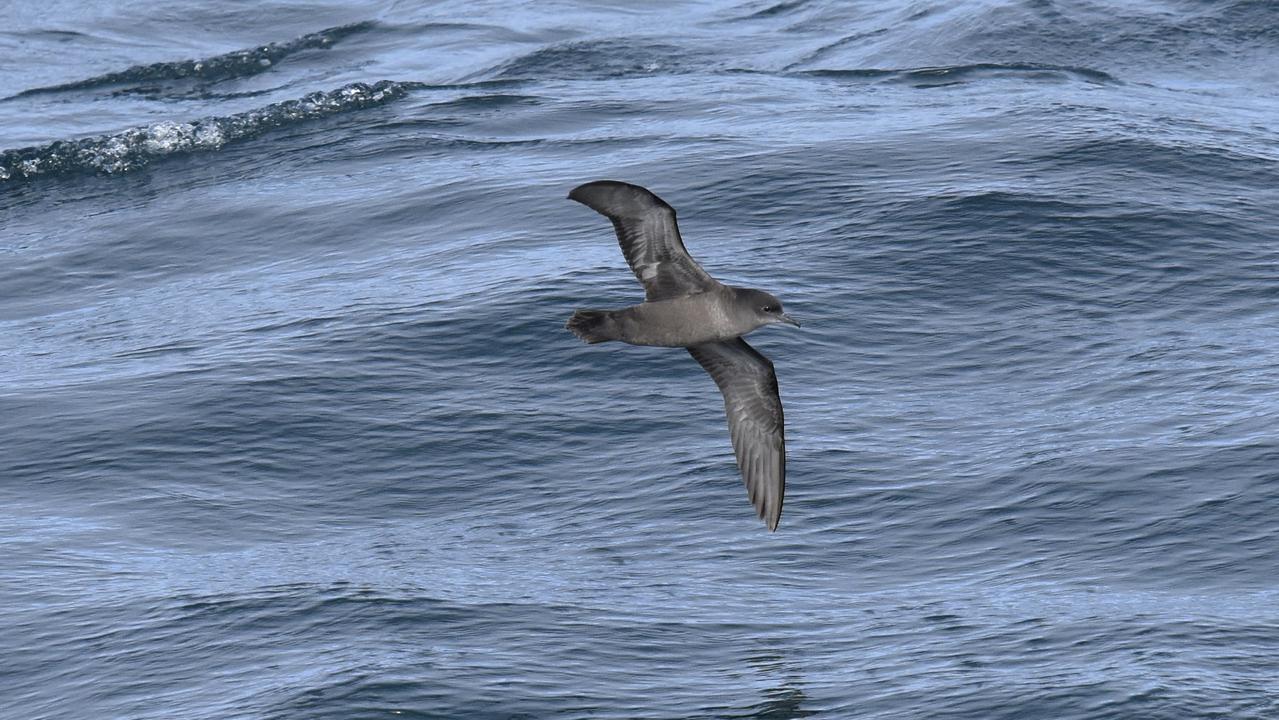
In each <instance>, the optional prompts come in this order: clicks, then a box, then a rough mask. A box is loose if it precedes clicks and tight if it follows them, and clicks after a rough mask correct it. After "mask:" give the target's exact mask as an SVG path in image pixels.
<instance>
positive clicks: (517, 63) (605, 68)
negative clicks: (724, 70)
mask: <svg viewBox="0 0 1279 720" xmlns="http://www.w3.org/2000/svg"><path fill="white" fill-rule="evenodd" d="M704 69H706V64H705V62H702V63H700V64H699V62H698V61H697V60H696V59H695V57H694V56H693V55H692V54H690V53H689V51H688V50H687V49H686V48H680V47H679V46H676V45H671V44H667V43H662V42H652V41H644V40H639V39H634V38H617V39H609V40H588V41H579V42H571V43H564V44H561V45H553V46H551V47H545V48H542V49H540V50H535V51H534V52H531V53H529V54H527V55H524V56H521V57H518V58H516V59H514V60H511V61H509V62H506V63H504V64H502V65H501V66H499V67H498V68H497V70H496V73H497V77H498V78H501V79H509V78H537V79H551V78H554V79H560V80H604V79H618V78H628V77H643V76H647V75H672V74H681V73H689V72H696V71H698V70H704Z"/></svg>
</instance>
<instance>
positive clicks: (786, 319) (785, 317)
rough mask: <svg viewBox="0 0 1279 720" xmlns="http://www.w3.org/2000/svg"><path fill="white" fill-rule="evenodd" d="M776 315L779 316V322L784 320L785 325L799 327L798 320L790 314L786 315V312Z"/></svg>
mask: <svg viewBox="0 0 1279 720" xmlns="http://www.w3.org/2000/svg"><path fill="white" fill-rule="evenodd" d="M778 317H779V318H781V320H780V322H784V323H786V324H787V325H794V326H795V327H799V321H798V320H796V319H795V318H793V317H791V316H790V315H787V314H786V313H782V314H780V315H778Z"/></svg>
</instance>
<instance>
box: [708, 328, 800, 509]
mask: <svg viewBox="0 0 1279 720" xmlns="http://www.w3.org/2000/svg"><path fill="white" fill-rule="evenodd" d="M688 352H689V354H691V355H692V356H693V359H695V360H697V362H699V363H701V365H702V367H703V368H705V369H706V372H708V373H710V376H711V377H712V378H713V379H714V380H715V384H716V385H718V386H719V391H720V392H721V393H723V395H724V411H725V413H726V414H727V415H728V431H729V434H730V435H731V436H732V438H733V451H734V452H735V453H736V454H737V467H738V468H739V469H740V470H741V472H742V480H744V481H745V482H746V492H747V494H748V495H749V496H750V500H751V503H752V504H753V505H754V506H755V510H756V511H757V512H758V513H759V516H760V518H761V519H762V520H763V521H764V522H765V524H767V525H768V529H769V530H776V529H777V523H778V521H779V520H780V519H781V516H782V495H783V494H784V492H785V490H786V428H785V423H784V420H783V417H782V400H781V397H780V396H779V395H778V393H777V374H776V373H775V372H773V363H771V362H769V360H768V358H766V357H764V356H763V355H761V354H759V352H758V351H757V350H755V348H753V347H751V346H750V345H747V344H746V341H745V340H743V339H741V338H736V339H733V340H727V341H725V342H713V343H704V344H702V345H693V346H691V347H690V348H688Z"/></svg>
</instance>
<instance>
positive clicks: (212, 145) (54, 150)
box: [0, 80, 415, 183]
mask: <svg viewBox="0 0 1279 720" xmlns="http://www.w3.org/2000/svg"><path fill="white" fill-rule="evenodd" d="M414 87H415V86H414V85H413V84H412V83H397V82H391V81H389V80H383V81H380V82H377V83H374V84H372V85H367V84H365V83H352V84H350V85H345V86H343V87H340V88H338V89H337V90H332V91H329V92H315V93H311V94H310V95H307V96H306V97H303V98H300V99H298V100H288V101H285V102H281V103H275V104H272V105H268V106H266V107H264V108H260V109H258V110H250V111H248V112H243V113H237V114H235V115H229V116H227V117H209V118H203V119H200V120H194V121H191V122H162V123H156V124H154V125H148V126H146V127H139V128H133V129H130V130H126V131H124V132H122V133H117V134H115V135H105V136H99V137H92V138H84V139H81V140H59V141H57V142H53V143H50V144H48V145H41V146H38V147H29V148H20V149H17V150H6V151H4V152H2V153H0V181H4V182H10V183H12V182H22V181H26V180H31V179H33V178H36V177H42V176H43V177H58V176H69V175H80V174H85V173H88V174H102V175H116V174H119V173H124V172H129V171H132V170H137V169H138V168H141V167H145V166H147V165H150V164H151V163H153V162H155V161H156V160H158V159H161V158H165V157H170V156H174V155H181V154H188V153H195V152H207V151H213V150H217V149H219V148H221V147H223V146H224V145H227V144H228V143H233V142H236V141H239V140H245V139H248V138H252V137H256V136H258V135H261V134H263V133H266V132H269V131H271V130H275V129H277V128H283V127H289V126H293V125H297V124H298V123H304V122H310V121H313V120H317V119H319V118H324V117H329V116H331V115H337V114H340V113H346V112H352V111H355V110H362V109H364V108H370V107H376V106H378V105H384V104H386V103H388V102H392V101H394V100H398V99H400V98H402V97H404V96H405V95H407V94H408V93H409V91H410V90H412V89H414Z"/></svg>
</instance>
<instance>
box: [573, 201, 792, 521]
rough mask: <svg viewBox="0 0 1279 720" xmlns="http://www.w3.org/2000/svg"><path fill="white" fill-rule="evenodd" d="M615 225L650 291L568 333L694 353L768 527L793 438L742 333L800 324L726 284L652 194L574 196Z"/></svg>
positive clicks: (772, 304)
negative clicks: (720, 400) (715, 393)
mask: <svg viewBox="0 0 1279 720" xmlns="http://www.w3.org/2000/svg"><path fill="white" fill-rule="evenodd" d="M568 197H569V199H570V200H576V201H577V202H580V203H582V204H583V205H585V206H587V207H589V208H590V209H592V210H594V211H595V212H598V213H599V214H601V215H603V216H605V217H607V218H608V219H609V220H612V221H613V228H614V229H615V230H616V231H617V241H618V243H620V244H621V246H622V254H623V255H625V256H626V262H627V263H628V264H630V266H631V270H632V271H634V272H635V277H637V278H639V281H640V284H642V285H643V286H644V292H645V298H644V302H642V303H640V304H639V305H632V306H631V307H628V308H623V309H621V310H578V311H577V312H574V313H573V317H571V318H569V321H568V324H567V325H566V326H565V327H567V328H568V329H569V330H572V331H573V334H575V335H577V336H578V337H579V338H581V339H583V340H585V341H586V342H588V343H600V342H606V341H608V340H620V341H622V342H625V343H630V344H632V345H657V346H661V347H684V348H688V352H689V354H691V355H692V356H693V359H695V360H697V362H699V363H701V365H702V367H703V368H705V369H706V372H708V373H710V376H711V377H712V378H713V379H714V380H715V384H716V385H718V386H719V390H720V392H721V393H723V395H724V411H725V413H726V414H727V415H728V429H729V434H730V435H731V436H732V439H733V450H734V452H735V453H736V454H737V466H738V468H739V469H740V470H741V472H742V479H743V480H744V481H745V482H746V491H747V493H748V494H749V495H750V500H751V503H753V504H754V505H755V509H756V511H758V512H759V516H760V518H761V519H763V521H764V522H765V523H766V524H767V525H768V529H769V530H776V529H777V522H778V520H780V519H781V515H782V494H783V492H784V491H785V489H786V437H785V427H784V423H783V419H782V401H781V398H780V397H778V394H777V375H776V373H774V372H773V363H771V362H769V360H768V358H766V357H764V356H763V355H761V354H759V352H757V351H756V350H755V348H752V347H751V346H750V345H747V344H746V341H745V340H743V339H742V337H741V336H742V335H745V334H746V333H749V332H751V331H752V330H755V329H756V328H759V327H761V326H764V325H771V324H773V323H789V324H791V325H794V326H795V327H799V323H797V322H795V321H794V320H792V319H791V318H790V316H788V315H787V314H786V313H784V312H782V303H781V301H780V300H778V299H777V298H776V297H773V296H772V295H770V294H768V293H766V292H764V291H762V290H750V289H747V288H737V287H730V286H728V285H724V284H722V283H720V282H718V281H717V280H715V278H713V277H711V276H710V275H709V274H707V272H706V271H705V270H703V269H702V266H701V265H698V264H697V261H696V260H694V259H693V258H692V257H691V256H689V254H688V250H685V249H684V242H683V240H681V239H680V235H679V227H678V226H676V224H675V208H672V207H671V206H670V205H667V204H666V202H665V201H663V200H662V199H661V198H659V197H658V196H656V195H654V194H653V193H651V192H649V191H648V190H646V189H645V188H642V187H640V186H638V185H631V184H629V183H624V182H617V181H614V180H599V181H596V182H589V183H586V184H585V185H579V186H578V187H576V188H573V191H572V192H570V193H569V194H568Z"/></svg>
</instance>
